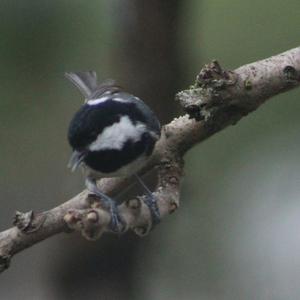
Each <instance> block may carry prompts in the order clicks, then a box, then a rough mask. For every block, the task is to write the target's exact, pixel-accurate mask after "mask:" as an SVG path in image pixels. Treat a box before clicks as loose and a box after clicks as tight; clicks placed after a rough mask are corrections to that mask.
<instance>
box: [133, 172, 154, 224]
mask: <svg viewBox="0 0 300 300" xmlns="http://www.w3.org/2000/svg"><path fill="white" fill-rule="evenodd" d="M134 176H135V177H136V179H137V181H138V182H139V184H140V185H141V186H142V187H143V189H144V190H145V192H146V198H144V202H145V204H146V205H147V206H148V207H149V210H150V212H151V218H152V224H153V225H156V224H158V223H159V222H160V212H159V209H158V206H157V201H156V199H155V197H154V196H153V194H152V193H151V191H150V190H149V189H148V187H147V186H146V185H145V183H144V182H143V180H142V179H141V177H140V176H139V175H137V174H135V175H134Z"/></svg>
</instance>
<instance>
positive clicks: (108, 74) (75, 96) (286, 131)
mask: <svg viewBox="0 0 300 300" xmlns="http://www.w3.org/2000/svg"><path fill="white" fill-rule="evenodd" d="M299 28H300V2H299V1H296V0H288V1H279V0H269V1H264V2H262V1H258V0H253V1H237V0H228V1H221V0H219V1H209V0H202V1H195V0H193V1H192V0H191V1H180V0H166V1H159V0H153V1H141V0H128V1H126V0H111V1H108V0H98V1H96V0H90V1H83V0H82V1H79V0H74V1H66V0H60V1H58V0H52V1H49V0H40V1H33V0H27V1H15V0H2V1H0V120H1V121H0V140H1V144H0V145H1V147H0V154H1V168H0V189H1V195H2V199H1V209H0V226H1V230H4V229H6V228H7V227H8V226H10V224H11V221H12V216H13V214H14V211H15V210H21V211H28V210H31V209H34V210H45V209H49V208H52V207H54V206H56V205H58V204H59V203H61V202H63V201H65V200H67V199H68V198H70V197H72V196H73V195H75V194H76V193H78V192H79V191H81V189H82V188H83V180H82V177H81V175H80V174H79V172H78V174H71V173H70V172H69V170H67V168H66V162H67V161H68V157H69V154H70V149H69V146H68V144H67V140H66V131H67V127H68V122H69V120H70V118H71V116H72V115H73V114H74V112H75V111H76V110H77V109H78V107H79V105H80V104H81V103H82V99H81V96H80V95H79V93H78V92H77V91H76V90H75V89H74V88H73V87H72V86H71V85H70V84H69V83H68V82H67V81H66V80H65V79H64V77H63V73H64V72H65V71H72V70H86V69H95V70H96V71H97V72H98V74H99V77H100V78H103V79H104V78H115V79H117V80H118V82H119V83H120V84H121V85H123V86H124V87H126V89H127V90H129V91H131V92H132V93H135V94H136V95H138V96H140V97H141V98H143V99H144V100H145V101H146V102H147V103H149V105H150V106H151V107H153V109H154V110H155V111H156V113H157V115H158V116H159V118H160V119H161V120H162V122H163V123H164V122H167V121H170V120H171V119H172V118H173V117H174V116H175V115H177V114H179V113H180V109H179V108H178V107H177V105H176V104H175V103H174V102H173V97H174V94H175V93H176V92H177V91H179V90H180V89H184V88H186V87H187V86H188V85H189V84H191V83H193V81H194V78H195V76H196V75H197V72H198V71H199V70H200V68H201V66H202V65H203V64H204V63H206V62H209V61H210V60H211V59H213V58H217V59H218V60H219V61H220V63H221V65H222V66H223V67H225V68H229V69H234V68H236V67H238V66H240V65H243V64H246V63H249V62H252V61H256V60H258V59H262V58H265V57H268V56H271V55H274V54H277V53H279V52H282V51H285V50H288V49H290V48H293V47H296V46H299ZM299 97H300V90H299V89H298V90H294V91H291V92H289V93H286V94H283V95H280V96H277V97H275V98H274V99H272V100H270V102H268V103H266V104H265V105H264V106H263V107H261V108H260V109H259V110H258V111H256V112H255V113H253V114H251V115H249V116H248V117H247V118H245V119H243V120H242V121H240V122H239V123H238V125H237V126H233V127H230V128H228V129H226V130H224V131H223V132H221V133H218V134H216V135H215V136H213V137H212V138H210V139H209V140H208V141H206V142H205V143H203V144H201V145H198V146H197V147H195V148H194V149H192V151H190V152H189V153H188V155H187V156H186V176H185V181H184V185H183V187H182V202H181V207H180V209H179V210H178V212H177V213H176V214H174V215H172V216H171V217H169V218H167V219H165V220H164V221H163V222H162V224H161V225H160V226H159V227H158V228H156V229H155V230H154V231H153V232H152V233H151V234H150V235H149V236H148V237H146V238H143V239H139V238H137V237H135V236H134V235H132V234H128V235H126V236H122V237H114V236H105V237H104V238H102V239H101V240H100V241H97V242H95V243H89V242H87V241H84V240H83V239H82V238H81V237H80V236H79V235H76V234H74V235H66V234H64V235H60V236H57V237H54V238H51V239H49V240H46V241H44V242H42V243H41V244H39V245H36V246H34V247H33V248H30V249H29V250H26V251H24V252H22V253H20V254H19V255H17V256H16V257H15V258H14V259H13V261H12V265H11V267H10V268H9V269H8V270H7V271H6V272H5V273H3V274H2V275H1V280H0V290H1V299H71V298H72V299H146V300H147V299H149V300H150V299H158V300H160V299H161V300H166V299H205V300H206V299H209V300H210V299H217V300H219V299H226V300H227V299H228V300H229V299H230V300H232V299H249V300H250V299H298V298H299V293H300V284H299V278H300V233H299V228H300V162H299V158H298V157H299V153H300V139H299V136H300V133H299V129H300V119H299V109H300V101H299Z"/></svg>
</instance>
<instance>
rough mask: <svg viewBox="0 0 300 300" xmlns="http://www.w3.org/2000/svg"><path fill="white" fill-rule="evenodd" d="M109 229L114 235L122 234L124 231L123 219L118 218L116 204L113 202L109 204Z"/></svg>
mask: <svg viewBox="0 0 300 300" xmlns="http://www.w3.org/2000/svg"><path fill="white" fill-rule="evenodd" d="M109 205H110V216H111V220H110V225H109V226H110V229H111V230H112V231H113V232H115V233H122V232H123V231H124V230H125V227H126V225H125V222H124V220H123V218H122V217H121V216H120V214H119V211H118V207H117V205H116V203H115V202H114V201H113V202H111V203H110V204H109Z"/></svg>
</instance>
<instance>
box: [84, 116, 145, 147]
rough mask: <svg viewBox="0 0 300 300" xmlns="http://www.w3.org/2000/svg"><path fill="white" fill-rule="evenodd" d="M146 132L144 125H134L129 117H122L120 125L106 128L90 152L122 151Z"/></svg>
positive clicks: (116, 124) (92, 145)
mask: <svg viewBox="0 0 300 300" xmlns="http://www.w3.org/2000/svg"><path fill="white" fill-rule="evenodd" d="M145 131H146V126H145V125H144V124H142V123H137V124H136V125H134V124H133V123H132V122H131V120H130V119H129V118H128V117H127V116H123V117H121V119H120V121H119V122H118V123H115V124H113V125H111V126H109V127H107V128H105V129H104V130H103V131H102V133H100V134H99V135H98V137H97V139H96V141H94V142H93V143H92V144H91V145H90V146H89V149H90V151H99V150H105V149H106V150H107V149H115V150H120V149H122V147H123V145H124V144H125V143H126V142H127V141H128V140H131V141H133V142H137V141H138V140H139V139H140V138H141V136H142V134H143V133H144V132H145Z"/></svg>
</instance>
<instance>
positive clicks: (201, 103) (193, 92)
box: [0, 47, 300, 271]
mask: <svg viewBox="0 0 300 300" xmlns="http://www.w3.org/2000/svg"><path fill="white" fill-rule="evenodd" d="M299 84H300V47H298V48H295V49H292V50H289V51H287V52H284V53H282V54H279V55H277V56H273V57H270V58H267V59H265V60H261V61H258V62H255V63H252V64H248V65H245V66H242V67H240V68H238V69H236V70H234V71H226V70H223V69H222V68H221V67H220V65H219V64H218V62H216V61H213V62H212V63H211V64H208V65H205V66H204V67H203V68H202V70H201V71H200V73H199V75H198V76H197V79H196V82H195V84H194V86H192V87H191V88H190V89H188V90H185V91H182V92H180V93H178V94H177V95H176V99H177V100H178V101H179V102H180V104H181V105H182V107H183V108H184V110H185V111H186V112H187V114H186V115H184V116H181V117H179V118H175V119H174V120H173V121H172V122H171V123H169V124H167V125H165V126H164V127H163V129H162V136H161V139H160V140H159V141H158V143H157V145H156V148H155V151H154V153H153V155H152V159H151V161H149V163H148V164H147V166H146V167H145V168H144V169H143V170H142V172H141V173H142V174H145V173H147V172H148V171H150V170H152V169H154V168H156V169H157V172H158V184H157V187H156V189H155V192H154V196H155V197H156V198H157V201H158V207H159V210H160V213H161V216H162V218H163V217H164V216H165V215H168V214H169V213H171V212H173V211H175V210H176V208H177V207H178V206H179V194H180V182H181V179H182V174H183V156H184V154H185V153H186V151H188V150H189V149H190V148H192V147H193V146H194V145H195V144H197V143H199V142H201V141H203V140H205V139H206V138H208V137H209V136H211V135H212V134H214V133H216V132H218V131H220V130H221V129H223V128H225V127H226V126H228V125H232V124H236V122H238V121H239V120H240V119H241V118H242V117H243V116H245V115H247V114H248V113H250V112H252V111H254V110H255V109H257V108H258V107H259V106H260V105H261V104H262V103H264V102H265V101H266V100H267V99H269V98H270V97H272V96H275V95H277V94H279V93H281V92H284V91H287V90H290V89H292V88H294V87H297V86H299ZM130 180H131V179H130V178H127V179H119V178H117V179H116V178H111V179H102V180H101V181H100V182H99V187H100V188H101V189H102V191H103V192H104V193H106V194H108V195H116V194H118V192H119V191H120V190H122V189H123V188H124V187H126V186H128V184H129V183H130ZM143 197H145V196H142V197H137V198H135V199H130V200H127V201H125V202H123V203H121V204H120V205H119V211H120V215H121V216H122V217H123V219H124V220H125V224H126V228H125V230H124V232H125V231H127V230H129V229H132V230H134V231H135V232H136V233H137V234H138V235H141V236H142V235H145V234H147V233H148V232H149V231H150V229H151V227H152V224H151V216H150V212H149V209H148V207H147V206H146V205H145V204H144V202H143V201H142V200H143ZM109 222H110V214H109V213H108V212H107V211H106V210H105V209H104V208H103V207H102V205H101V201H99V200H98V199H95V198H94V197H92V196H91V195H88V192H87V191H83V192H81V193H80V194H78V195H77V196H75V197H74V198H72V199H71V200H69V201H67V202H65V203H63V204H61V205H59V206H57V207H55V208H53V209H51V210H49V211H45V212H41V213H35V212H28V213H20V212H17V213H16V216H15V220H14V227H12V228H10V229H7V230H5V231H3V232H1V233H0V271H3V270H5V269H6V268H7V267H8V266H9V263H10V260H11V257H12V256H13V255H14V254H16V253H18V252H20V251H22V250H24V249H25V248H28V247H30V246H32V245H34V244H35V243H38V242H40V241H42V240H44V239H46V238H48V237H50V236H53V235H55V234H57V233H60V232H70V231H73V230H77V231H80V232H81V233H82V235H83V236H84V237H86V238H87V239H90V240H94V239H97V238H99V237H100V236H101V234H102V233H103V232H106V231H109V226H108V225H109Z"/></svg>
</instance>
